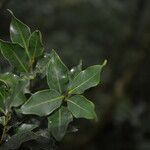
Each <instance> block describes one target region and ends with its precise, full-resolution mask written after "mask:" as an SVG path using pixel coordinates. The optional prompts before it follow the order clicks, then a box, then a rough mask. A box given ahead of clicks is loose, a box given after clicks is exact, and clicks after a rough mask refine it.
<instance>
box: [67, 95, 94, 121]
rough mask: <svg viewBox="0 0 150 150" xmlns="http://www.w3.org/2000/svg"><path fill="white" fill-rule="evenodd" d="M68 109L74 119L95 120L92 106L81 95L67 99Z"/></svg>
mask: <svg viewBox="0 0 150 150" xmlns="http://www.w3.org/2000/svg"><path fill="white" fill-rule="evenodd" d="M67 104H68V109H69V110H70V111H71V112H72V114H73V115H74V116H75V117H76V118H86V119H96V113H95V111H94V104H93V103H92V102H91V101H89V100H87V99H86V98H85V97H84V96H82V95H75V96H73V97H71V98H69V99H67Z"/></svg>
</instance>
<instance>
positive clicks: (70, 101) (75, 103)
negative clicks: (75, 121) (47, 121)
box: [68, 99, 90, 113]
mask: <svg viewBox="0 0 150 150" xmlns="http://www.w3.org/2000/svg"><path fill="white" fill-rule="evenodd" d="M68 101H69V102H70V103H72V104H74V105H76V106H77V107H79V108H80V109H82V110H84V111H86V112H87V113H90V111H88V110H86V109H84V108H82V107H81V106H80V105H78V104H76V103H75V102H73V101H72V100H69V99H68Z"/></svg>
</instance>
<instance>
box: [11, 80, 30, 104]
mask: <svg viewBox="0 0 150 150" xmlns="http://www.w3.org/2000/svg"><path fill="white" fill-rule="evenodd" d="M27 84H28V80H25V79H20V80H18V83H17V84H16V86H15V87H14V89H13V92H12V95H11V96H10V102H9V103H10V107H12V106H13V107H18V106H20V105H22V104H23V103H24V102H25V101H26V97H25V95H24V90H25V88H26V86H27Z"/></svg>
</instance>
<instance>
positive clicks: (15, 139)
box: [0, 131, 39, 150]
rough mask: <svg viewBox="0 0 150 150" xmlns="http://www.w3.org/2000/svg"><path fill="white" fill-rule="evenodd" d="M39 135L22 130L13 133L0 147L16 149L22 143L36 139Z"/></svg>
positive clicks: (8, 149)
mask: <svg viewBox="0 0 150 150" xmlns="http://www.w3.org/2000/svg"><path fill="white" fill-rule="evenodd" d="M38 137H39V136H38V135H37V134H35V133H34V132H32V131H24V132H20V133H17V134H15V135H13V136H12V137H11V138H10V139H9V140H8V141H7V142H5V143H4V144H3V145H2V146H1V147H0V149H1V150H10V149H12V150H15V149H18V148H19V147H20V146H21V144H22V143H24V142H27V141H30V140H36V139H37V138H38Z"/></svg>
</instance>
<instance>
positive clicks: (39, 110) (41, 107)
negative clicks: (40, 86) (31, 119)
mask: <svg viewBox="0 0 150 150" xmlns="http://www.w3.org/2000/svg"><path fill="white" fill-rule="evenodd" d="M62 99H63V96H61V95H60V94H59V93H58V92H56V91H54V90H43V91H39V92H36V93H35V94H33V95H32V96H31V97H30V98H29V100H28V101H27V102H26V103H25V104H24V105H23V106H22V107H21V110H22V113H23V114H35V115H38V116H46V115H49V114H50V113H52V112H53V111H54V110H55V109H57V108H58V107H60V105H61V103H62Z"/></svg>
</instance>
